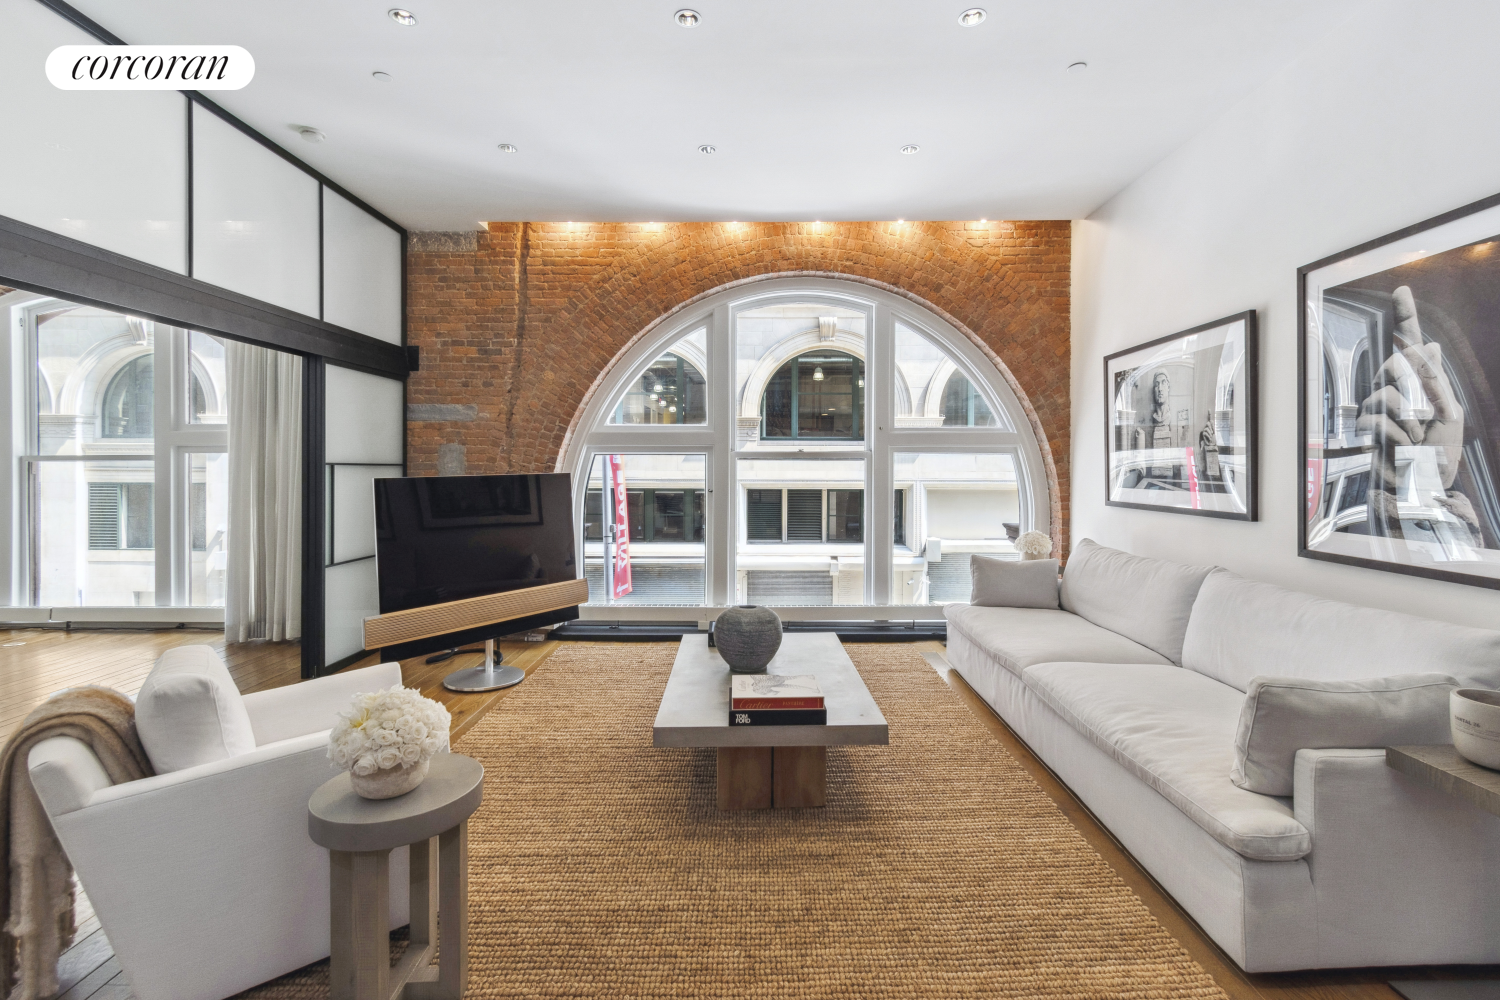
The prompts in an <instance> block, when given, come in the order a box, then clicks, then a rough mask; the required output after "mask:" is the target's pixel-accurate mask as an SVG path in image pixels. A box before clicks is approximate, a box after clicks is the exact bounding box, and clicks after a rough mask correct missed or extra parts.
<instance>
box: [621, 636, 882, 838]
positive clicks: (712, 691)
mask: <svg viewBox="0 0 1500 1000" xmlns="http://www.w3.org/2000/svg"><path fill="white" fill-rule="evenodd" d="M766 669H767V671H768V672H769V673H773V674H788V675H794V674H812V675H814V676H816V677H817V678H818V686H819V687H821V688H822V689H823V700H824V704H825V705H826V706H827V708H828V725H826V726H731V725H730V724H729V665H728V664H727V663H725V662H724V660H723V658H722V657H720V656H719V652H718V650H716V649H710V648H709V646H708V636H707V635H706V634H702V633H700V634H697V635H685V636H683V637H682V644H681V645H680V646H679V647H678V649H677V662H676V663H674V664H673V665H672V676H671V677H669V678H668V679H667V689H666V690H665V691H663V692H662V696H661V707H660V708H658V709H657V712H656V724H655V726H654V727H653V728H652V731H651V744H652V746H658V747H714V748H716V749H717V750H718V752H719V762H718V763H719V808H720V809H726V810H732V809H769V808H771V807H773V806H775V807H778V808H802V807H809V806H821V805H823V804H824V803H825V802H826V801H827V761H828V747H830V746H851V745H857V746H872V745H874V746H884V745H886V744H888V743H889V742H890V730H889V729H888V728H887V726H886V722H885V716H884V715H882V714H881V712H880V706H878V705H876V704H875V699H874V698H872V697H870V692H869V689H867V688H866V687H865V682H864V681H862V680H860V677H859V671H857V670H855V669H854V664H853V663H852V662H851V661H850V659H849V656H848V654H846V653H845V652H844V647H843V645H842V644H841V643H840V642H839V639H838V636H836V635H834V634H833V633H832V632H793V633H788V634H787V635H784V636H782V639H781V649H780V650H779V651H777V653H776V658H775V659H773V660H772V661H771V662H770V664H769V666H767V668H766Z"/></svg>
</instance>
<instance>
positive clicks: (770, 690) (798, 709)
mask: <svg viewBox="0 0 1500 1000" xmlns="http://www.w3.org/2000/svg"><path fill="white" fill-rule="evenodd" d="M729 724H730V725H731V726H826V725H828V708H827V707H826V706H825V705H824V704H823V689H822V688H820V687H818V679H817V678H816V677H814V676H813V675H812V674H796V675H792V676H786V675H782V674H733V675H731V679H730V682H729Z"/></svg>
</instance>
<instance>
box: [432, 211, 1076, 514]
mask: <svg viewBox="0 0 1500 1000" xmlns="http://www.w3.org/2000/svg"><path fill="white" fill-rule="evenodd" d="M1069 257H1070V226H1069V224H1068V223H1067V222H992V223H988V224H984V225H981V224H979V223H975V222H909V223H888V222H847V223H680V224H676V223H674V224H664V223H656V224H650V223H647V224H628V223H490V226H489V231H488V232H481V233H474V234H470V233H418V234H413V239H412V241H411V248H410V251H409V257H408V260H407V310H408V338H409V343H412V344H416V345H419V346H420V347H421V349H422V370H421V371H420V372H418V373H416V374H414V375H413V376H412V378H411V383H410V388H409V395H408V399H409V401H410V402H411V403H413V404H450V407H449V408H441V407H438V408H429V409H427V410H425V411H421V412H422V413H423V416H424V417H425V419H422V420H420V421H414V422H411V423H409V424H408V425H407V427H408V441H409V450H408V461H409V464H410V470H411V473H412V474H413V475H432V474H434V473H436V472H437V471H438V469H439V461H440V448H441V447H442V446H443V445H449V446H450V447H449V448H447V449H444V450H443V452H442V455H443V457H444V458H445V461H444V465H445V466H447V467H448V468H451V456H453V455H455V454H457V453H458V451H457V449H454V448H452V447H451V446H452V445H461V446H462V449H463V450H462V454H463V456H464V461H465V467H466V469H467V471H468V472H471V473H483V472H531V471H551V470H552V469H553V467H554V464H555V463H556V461H557V459H558V457H559V455H560V452H561V449H562V447H563V445H564V443H565V441H566V439H567V436H568V434H569V429H570V426H571V424H572V422H573V420H574V417H575V414H576V413H577V412H578V409H579V406H580V405H581V404H582V403H583V401H584V400H585V398H586V397H587V395H588V393H589V392H590V391H591V389H592V388H593V387H594V386H595V385H596V382H597V381H598V380H599V379H600V378H601V376H602V374H603V373H604V371H605V369H606V368H607V366H608V365H609V363H610V361H611V360H612V359H613V358H614V357H615V356H616V355H617V354H618V353H619V352H620V351H621V350H622V349H623V348H624V347H626V346H627V345H628V344H630V343H631V341H632V340H634V339H635V338H636V337H637V336H638V335H639V334H640V333H641V332H642V331H643V330H644V329H646V328H647V327H648V326H650V325H651V324H652V323H653V321H656V320H658V319H659V318H660V317H661V316H662V315H663V314H664V313H666V312H668V311H669V310H672V309H673V308H674V307H678V306H680V305H682V304H683V303H685V302H687V301H689V300H691V299H693V298H695V297H699V296H702V295H706V294H709V293H711V292H713V291H714V290H715V289H718V288H720V287H721V286H723V285H726V284H729V283H731V282H737V281H746V280H750V279H754V278H757V277H763V276H767V275H786V274H790V273H798V272H806V273H818V274H824V275H829V276H842V277H848V278H854V279H858V280H863V281H867V282H870V283H873V284H878V285H881V286H884V287H888V288H890V289H891V290H894V291H899V292H901V293H904V294H906V295H908V296H911V297H913V298H915V299H917V300H919V301H921V302H922V303H924V304H925V305H927V306H929V307H930V308H933V309H934V310H935V311H937V312H938V313H939V314H940V315H942V316H944V318H946V319H948V320H949V321H950V322H952V323H953V324H954V325H955V326H957V327H958V328H959V329H961V330H964V331H966V332H968V333H970V334H971V335H972V336H973V337H974V338H975V339H976V340H977V342H978V343H979V344H980V346H982V347H984V348H986V349H987V350H988V351H989V352H992V354H993V356H994V357H995V358H997V359H998V360H999V361H1000V362H1001V363H1002V366H1003V370H1008V372H1009V373H1010V375H1011V376H1012V378H1013V386H1014V387H1015V388H1017V389H1018V390H1019V392H1018V395H1020V396H1021V397H1022V399H1023V400H1024V401H1026V402H1027V403H1028V404H1029V407H1030V408H1031V410H1032V412H1033V414H1034V418H1035V422H1036V425H1037V426H1038V427H1039V428H1040V429H1041V432H1042V433H1043V434H1044V435H1045V437H1046V440H1047V443H1048V445H1049V446H1050V450H1051V457H1052V464H1053V466H1054V470H1052V471H1055V475H1056V484H1057V488H1056V490H1055V494H1054V501H1053V503H1054V518H1053V523H1054V525H1056V526H1057V528H1058V529H1059V530H1057V531H1054V537H1057V538H1062V539H1066V538H1067V537H1068V536H1067V510H1068V505H1067V500H1068V486H1069V479H1068V455H1069V433H1070V427H1069V399H1068V395H1069V381H1068V378H1069V312H1068V310H1069ZM454 404H456V405H460V406H461V405H463V404H472V405H473V406H474V407H475V408H476V409H475V411H473V412H472V414H471V413H470V411H466V410H465V411H460V410H456V409H452V408H451V407H452V405H454ZM445 414H453V415H458V416H461V417H465V418H469V417H472V418H471V419H458V420H443V419H432V418H433V417H434V416H437V417H441V416H443V415H445Z"/></svg>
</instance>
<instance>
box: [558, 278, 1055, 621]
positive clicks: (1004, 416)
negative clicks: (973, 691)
mask: <svg viewBox="0 0 1500 1000" xmlns="http://www.w3.org/2000/svg"><path fill="white" fill-rule="evenodd" d="M777 302H798V303H824V302H826V303H828V304H830V305H837V306H840V307H842V308H853V309H858V310H860V311H862V312H864V313H865V315H866V326H865V329H866V331H867V339H866V352H867V353H866V356H865V384H866V401H865V432H866V438H865V440H864V441H861V442H850V444H849V445H848V446H844V445H822V446H818V445H811V444H810V445H807V446H800V445H797V444H796V443H795V442H794V443H792V444H791V445H790V446H789V447H786V448H780V447H766V443H765V442H759V443H758V444H757V445H756V446H755V447H754V448H750V449H738V450H737V440H736V438H737V417H738V415H739V414H738V407H737V403H738V400H737V399H736V392H735V375H734V357H735V344H734V323H735V318H736V316H737V315H738V314H739V313H741V312H744V311H746V310H750V309H756V308H761V307H764V306H767V305H772V304H775V303H777ZM898 321H899V322H901V323H902V324H903V325H905V326H907V327H909V328H910V329H912V330H913V331H915V332H917V333H919V334H921V335H922V336H924V337H926V338H928V339H929V340H931V341H932V342H933V343H934V344H936V345H937V346H938V347H939V348H941V349H942V350H943V351H944V352H946V353H947V355H948V356H949V357H950V358H951V359H952V361H953V363H954V367H955V368H956V369H958V370H960V371H962V372H963V373H964V374H965V375H966V376H967V377H968V378H969V381H970V382H971V383H972V384H973V385H974V387H975V389H976V390H977V391H979V392H980V393H981V394H982V395H983V396H984V397H985V399H986V401H987V402H988V403H989V405H990V409H991V411H992V412H993V413H994V414H995V416H996V419H997V421H998V425H997V426H995V427H920V428H901V429H897V428H896V426H895V409H896V393H897V387H896V374H895V357H894V352H895V327H896V323H897V322H898ZM699 327H706V328H707V337H706V343H707V352H708V365H707V369H706V370H705V371H704V377H705V381H706V385H707V395H708V399H707V417H708V419H707V422H706V423H704V424H697V425H682V424H668V425H622V424H610V423H609V422H608V421H609V418H610V415H611V414H613V413H614V411H615V407H616V405H617V404H618V402H619V400H620V398H621V397H622V396H623V395H624V393H625V392H626V391H627V389H628V388H629V387H630V386H631V385H632V384H633V383H634V381H635V380H636V379H638V378H639V377H640V375H641V374H642V373H643V372H644V371H645V369H646V368H647V367H649V366H650V365H651V363H652V362H653V361H655V360H656V359H657V358H658V357H660V356H661V355H662V354H665V353H667V352H668V351H669V350H670V349H671V347H672V345H673V344H675V343H676V342H677V341H678V340H680V339H681V338H682V337H684V336H686V335H687V334H689V333H691V332H692V331H694V330H695V329H697V328H699ZM576 427H577V431H576V432H575V434H574V435H572V436H571V438H570V439H569V441H568V442H567V443H566V445H565V447H564V450H563V453H562V455H561V456H560V457H559V459H558V464H557V469H558V471H561V472H569V473H571V474H572V476H573V492H574V497H573V509H574V521H575V525H574V529H575V530H574V536H575V539H576V545H577V547H578V552H579V553H583V551H584V547H583V546H584V539H583V504H584V492H585V490H586V488H587V478H588V473H589V470H590V469H591V468H592V463H593V462H595V461H596V460H597V458H598V456H600V455H605V454H672V455H682V454H702V455H703V456H704V458H705V482H704V496H705V510H704V540H705V544H704V585H705V591H706V604H705V606H704V607H699V608H694V607H683V606H670V605H662V606H658V605H620V604H589V605H585V606H584V607H582V608H581V609H580V611H581V613H582V616H583V617H584V618H585V619H590V620H611V621H614V620H621V621H630V620H633V621H665V620H680V621H691V620H695V619H696V620H699V621H701V620H703V619H705V618H711V617H713V616H714V615H715V614H717V612H718V611H720V610H723V609H724V608H725V607H727V606H728V605H729V604H730V603H731V602H732V601H733V598H734V582H735V562H736V555H737V549H738V544H739V540H740V538H741V537H742V536H743V535H744V533H745V528H744V524H743V520H744V503H743V501H742V494H743V488H742V486H741V484H740V482H739V476H738V465H739V462H740V461H742V460H745V459H790V460H798V461H818V460H827V459H857V460H860V461H863V462H864V468H865V476H864V487H863V488H864V490H865V503H866V508H865V518H866V522H865V533H864V534H865V541H864V548H865V603H864V604H856V605H815V606H805V607H798V606H789V607H778V608H777V609H776V610H777V613H778V614H780V615H781V616H782V617H783V618H786V619H792V620H851V621H852V620H897V621H906V620H911V619H912V618H913V617H921V618H924V619H933V618H937V617H939V616H940V612H939V610H938V609H937V608H935V607H932V606H925V605H892V604H889V603H885V601H888V600H889V595H890V592H891V582H892V568H891V567H892V557H893V554H894V548H895V545H894V540H893V538H892V537H891V532H890V531H888V530H885V529H886V527H888V526H890V525H891V524H892V522H893V519H894V516H895V510H894V503H895V488H896V487H895V483H894V479H893V468H894V461H895V460H894V456H895V455H896V454H897V453H898V452H907V453H920V454H938V453H957V454H975V453H989V454H1006V455H1010V456H1011V459H1012V461H1013V463H1014V466H1015V469H1016V477H1017V492H1018V497H1019V505H1020V520H1021V526H1022V530H1023V531H1025V530H1033V529H1034V530H1038V531H1043V532H1049V533H1050V524H1049V521H1050V512H1051V504H1050V497H1049V495H1048V484H1047V476H1046V465H1045V462H1044V459H1043V456H1042V450H1041V449H1042V447H1043V446H1044V445H1043V443H1042V442H1039V441H1038V440H1037V437H1036V435H1035V434H1034V433H1033V430H1032V425H1031V423H1030V421H1029V420H1028V419H1027V416H1026V412H1025V408H1024V407H1023V406H1022V405H1021V402H1020V400H1019V399H1018V398H1017V397H1016V395H1015V393H1014V392H1013V391H1012V390H1011V388H1010V385H1009V383H1008V382H1007V380H1006V378H1005V376H1004V375H1002V374H1001V372H1000V371H999V369H998V368H996V366H995V365H994V363H993V362H992V361H991V360H990V359H989V357H988V356H986V354H985V352H984V351H983V350H982V349H981V348H980V347H978V346H977V345H976V344H974V343H973V342H972V341H970V340H969V338H968V337H967V336H966V335H964V334H963V333H962V332H960V331H959V330H957V329H956V328H955V327H953V325H952V324H950V323H948V322H946V321H945V320H943V319H942V318H941V317H939V316H938V315H936V314H935V313H933V312H932V311H930V310H928V309H925V308H923V307H922V306H921V305H920V304H918V303H916V302H914V301H912V300H910V299H907V298H905V297H903V296H901V295H898V294H896V293H893V292H889V291H886V290H885V289H881V288H877V287H875V286H873V285H868V284H865V283H863V282H857V281H848V280H841V279H837V278H805V277H804V278H768V279H763V280H759V281H756V282H753V283H752V284H750V285H749V286H745V285H738V286H736V287H732V288H726V289H723V290H721V291H719V292H716V293H712V294H709V295H706V296H703V297H701V298H700V299H698V300H696V301H694V302H693V303H691V305H690V306H689V307H687V308H684V309H682V310H681V311H680V312H679V313H678V314H677V315H675V316H671V317H670V318H669V319H668V320H667V321H666V322H662V323H660V324H659V325H658V326H657V327H656V328H655V329H653V330H650V331H649V332H648V333H646V334H645V335H644V336H642V337H640V338H639V339H638V340H637V341H636V342H635V343H634V344H632V345H631V346H630V347H628V348H626V349H625V350H624V351H622V352H621V353H620V354H619V355H617V356H616V358H615V359H614V361H613V362H612V363H611V366H610V368H609V369H608V370H607V372H606V374H605V377H604V378H603V379H602V380H601V384H600V388H599V390H598V391H596V392H595V393H594V394H593V395H592V396H591V397H590V398H589V399H588V401H587V402H586V403H585V404H584V407H583V412H582V413H581V414H580V417H579V420H578V423H577V425H576ZM765 485H766V486H768V487H769V488H774V486H775V484H769V483H768V484H765ZM907 530H908V534H909V533H910V530H911V526H910V523H908V526H907ZM907 543H908V546H909V547H911V539H910V538H908V540H907ZM882 597H883V599H882Z"/></svg>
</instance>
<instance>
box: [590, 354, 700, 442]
mask: <svg viewBox="0 0 1500 1000" xmlns="http://www.w3.org/2000/svg"><path fill="white" fill-rule="evenodd" d="M704 398H705V397H704V395H703V373H702V372H700V371H699V370H698V368H697V367H696V366H695V365H694V364H693V363H692V362H691V361H689V360H688V359H686V358H684V357H683V356H682V355H680V354H673V353H672V352H670V351H668V352H667V353H666V354H663V355H662V356H661V357H659V358H657V359H656V360H655V361H654V362H652V363H651V367H650V368H647V369H646V370H645V371H644V372H642V373H641V376H640V378H638V379H636V382H635V386H634V388H633V389H631V390H630V391H629V392H627V393H625V395H624V397H622V398H621V400H620V403H619V405H618V406H616V407H615V415H614V418H613V419H612V420H611V421H610V423H614V424H701V423H703V422H704V421H705V420H706V419H707V415H706V413H705V411H704Z"/></svg>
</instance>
